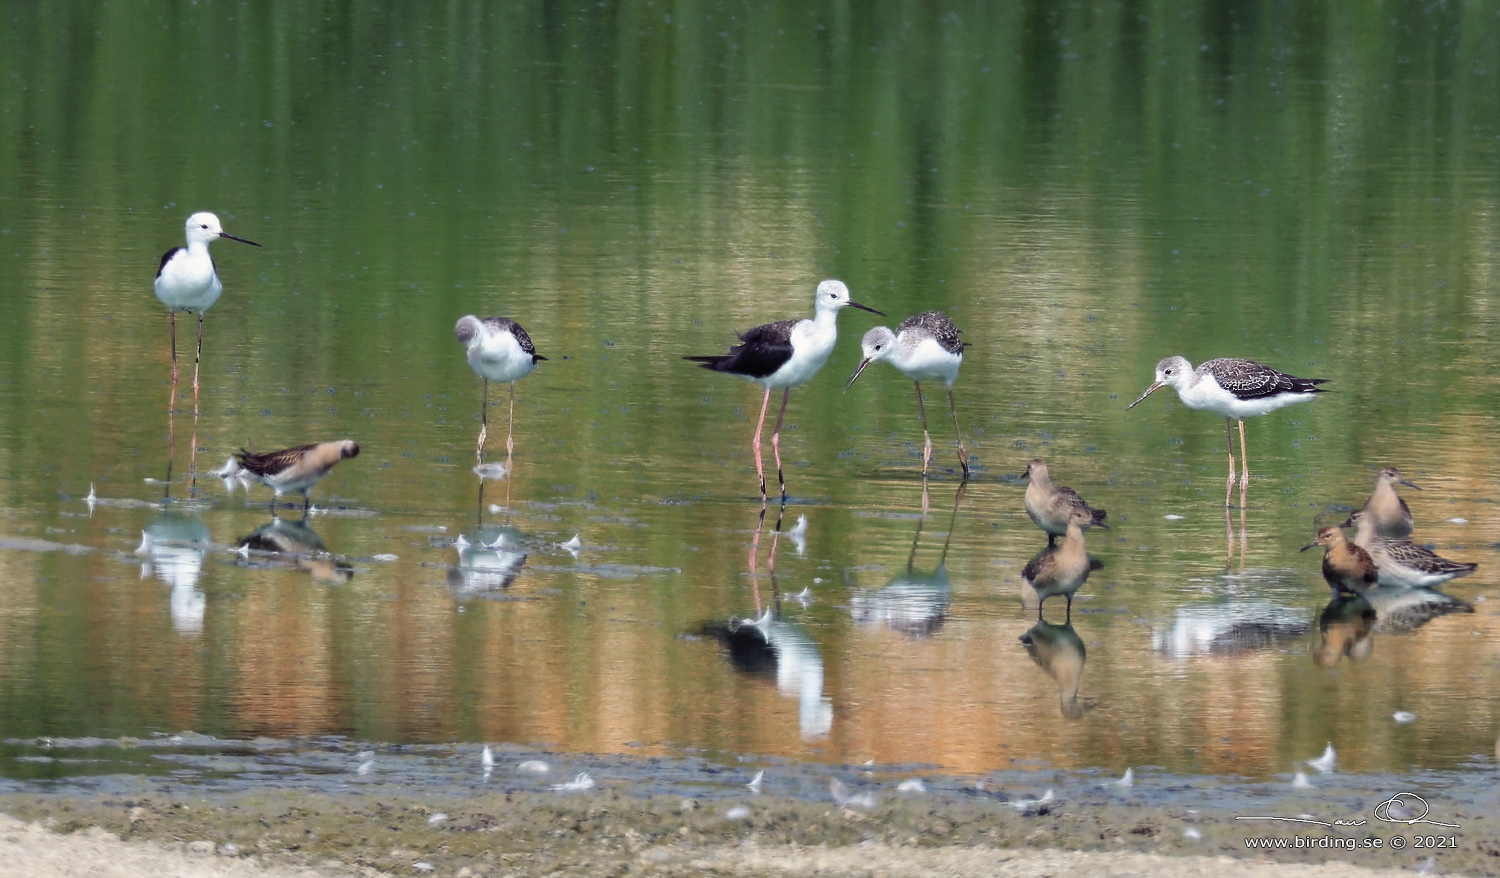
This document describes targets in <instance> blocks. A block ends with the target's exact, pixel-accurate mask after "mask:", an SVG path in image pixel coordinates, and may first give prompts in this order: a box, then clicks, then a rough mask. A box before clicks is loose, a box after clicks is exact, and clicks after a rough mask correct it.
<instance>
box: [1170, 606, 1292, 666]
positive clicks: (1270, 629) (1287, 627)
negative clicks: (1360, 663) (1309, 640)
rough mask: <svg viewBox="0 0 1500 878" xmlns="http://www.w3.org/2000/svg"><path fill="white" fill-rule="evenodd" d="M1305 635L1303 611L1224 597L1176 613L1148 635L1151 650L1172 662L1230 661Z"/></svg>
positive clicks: (1179, 609) (1181, 609)
mask: <svg viewBox="0 0 1500 878" xmlns="http://www.w3.org/2000/svg"><path fill="white" fill-rule="evenodd" d="M1311 630H1312V619H1311V615H1310V614H1309V613H1308V611H1307V610H1306V609H1305V608H1303V607H1293V606H1286V605H1283V604H1278V603H1275V602H1273V601H1269V600H1265V599H1264V598H1230V599H1228V600H1225V601H1222V602H1219V603H1213V604H1205V605H1198V606H1187V607H1180V608H1178V610H1177V611H1176V615H1175V618H1174V619H1173V623H1172V627H1171V628H1170V629H1168V630H1165V631H1155V632H1153V633H1152V635H1151V646H1152V648H1153V649H1154V650H1155V651H1157V652H1159V653H1164V654H1165V655H1166V656H1167V657H1168V658H1173V659H1184V658H1191V657H1194V656H1200V655H1217V656H1236V655H1243V654H1246V653H1250V652H1255V651H1257V650H1262V649H1270V648H1272V647H1275V646H1278V645H1279V644H1282V643H1285V642H1286V641H1289V640H1297V639H1299V638H1302V637H1305V636H1307V634H1308V632H1310V631H1311Z"/></svg>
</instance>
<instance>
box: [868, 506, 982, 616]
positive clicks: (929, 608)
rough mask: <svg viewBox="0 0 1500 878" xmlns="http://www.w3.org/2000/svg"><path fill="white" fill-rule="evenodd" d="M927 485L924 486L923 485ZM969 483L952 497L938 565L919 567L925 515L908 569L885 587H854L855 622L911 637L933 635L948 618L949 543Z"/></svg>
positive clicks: (921, 519) (914, 539)
mask: <svg viewBox="0 0 1500 878" xmlns="http://www.w3.org/2000/svg"><path fill="white" fill-rule="evenodd" d="M924 487H925V486H924ZM965 488H966V483H960V484H959V486H958V492H957V493H956V494H955V495H954V496H953V512H952V513H951V514H950V515H949V516H948V534H947V536H946V537H945V538H944V539H943V550H942V553H941V554H940V555H939V556H938V561H937V566H936V568H934V569H933V570H932V572H930V573H919V572H917V570H916V560H917V547H918V546H919V545H920V544H921V541H922V525H923V524H924V523H925V522H926V516H923V517H922V518H918V519H917V533H916V536H915V537H913V538H912V541H911V552H910V553H908V554H907V556H906V571H905V572H903V573H902V574H901V575H899V576H897V577H896V578H895V579H892V580H891V581H890V582H888V583H886V584H885V586H884V587H883V588H855V589H853V590H852V591H851V593H850V595H849V615H850V616H851V617H853V619H854V622H855V624H858V625H865V626H869V627H873V628H879V627H885V628H889V629H891V630H892V631H899V632H901V633H902V634H906V635H908V636H910V637H930V636H932V635H933V634H935V633H937V631H938V629H939V628H942V627H943V623H944V622H945V621H947V619H948V608H949V605H950V604H952V602H953V589H952V587H951V586H950V585H949V583H948V567H947V563H948V546H949V544H950V543H951V542H952V541H953V525H954V523H955V522H956V521H957V519H958V508H959V506H961V505H963V502H964V490H965Z"/></svg>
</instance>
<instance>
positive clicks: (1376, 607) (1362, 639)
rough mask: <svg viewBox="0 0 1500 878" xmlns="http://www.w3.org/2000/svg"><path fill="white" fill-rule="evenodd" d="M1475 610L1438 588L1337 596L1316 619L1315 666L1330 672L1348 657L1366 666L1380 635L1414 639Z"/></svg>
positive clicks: (1391, 588)
mask: <svg viewBox="0 0 1500 878" xmlns="http://www.w3.org/2000/svg"><path fill="white" fill-rule="evenodd" d="M1472 612H1474V607H1473V606H1471V605H1470V604H1468V603H1466V602H1464V601H1461V600H1459V599H1458V598H1456V597H1453V596H1452V595H1447V594H1444V593H1442V592H1440V591H1438V590H1437V589H1435V588H1407V587H1404V586H1391V585H1377V586H1375V587H1373V588H1369V589H1366V590H1365V591H1364V592H1362V593H1359V594H1352V593H1349V592H1337V593H1335V594H1334V596H1333V600H1331V601H1329V602H1328V606H1326V607H1324V608H1323V612H1322V614H1321V615H1320V616H1319V618H1318V633H1319V638H1318V645H1317V646H1315V647H1313V661H1315V662H1317V663H1318V664H1320V665H1322V666H1323V667H1326V668H1331V667H1333V666H1334V665H1336V664H1338V663H1339V661H1340V660H1342V659H1343V658H1344V657H1345V656H1347V657H1348V658H1349V660H1350V661H1356V662H1357V661H1363V660H1364V659H1367V658H1369V657H1370V654H1371V652H1373V651H1374V648H1375V635H1376V634H1411V633H1412V632H1414V631H1416V630H1417V629H1418V628H1421V627H1422V626H1423V625H1426V624H1427V623H1428V622H1431V621H1432V620H1433V619H1436V618H1437V617H1438V616H1446V615H1448V614H1450V613H1472Z"/></svg>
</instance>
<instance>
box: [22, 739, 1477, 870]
mask: <svg viewBox="0 0 1500 878" xmlns="http://www.w3.org/2000/svg"><path fill="white" fill-rule="evenodd" d="M48 744H50V749H48V750H47V751H46V752H47V754H48V755H42V754H41V753H39V752H36V746H35V744H34V743H24V744H23V743H22V742H14V741H12V742H7V749H8V750H9V751H10V754H11V756H12V757H13V758H14V759H18V760H22V761H20V762H19V764H22V765H27V766H31V767H36V768H46V767H47V766H49V765H51V766H54V767H57V768H59V770H60V771H61V774H60V776H57V777H55V778H54V779H50V780H49V779H44V778H32V779H27V780H16V779H12V780H6V781H0V812H4V813H7V814H10V815H13V816H15V817H17V818H21V819H25V820H35V821H41V822H43V823H44V824H45V825H47V826H49V827H51V828H54V829H56V830H58V831H61V832H74V831H77V830H81V829H86V828H90V827H100V828H103V829H105V830H107V831H108V832H111V833H115V834H118V835H119V836H121V837H122V838H126V839H150V840H154V841H157V842H167V843H174V844H181V845H183V846H185V847H186V848H189V849H192V850H195V851H199V852H202V853H211V854H213V855H215V856H220V857H236V858H240V857H249V856H253V857H257V858H261V859H263V860H268V861H272V862H274V861H277V860H285V861H288V862H292V863H302V864H324V866H326V865H327V864H329V863H336V864H343V867H348V868H349V869H352V870H354V871H356V872H357V871H358V870H360V869H366V868H368V869H374V870H378V871H381V872H388V873H391V874H397V875H401V874H434V875H453V876H485V875H507V874H515V875H533V874H535V875H541V874H556V875H601V874H628V873H633V872H638V871H642V870H646V871H650V872H652V873H656V874H684V875H686V874H696V873H701V872H703V871H705V870H710V871H717V872H720V873H723V874H748V873H746V872H744V871H743V868H748V864H749V863H750V862H752V860H754V861H755V862H760V860H756V859H755V858H754V857H750V855H749V852H752V851H754V852H759V853H758V854H757V856H758V857H761V859H764V858H765V857H767V856H770V855H769V854H768V853H767V852H768V851H772V850H783V849H786V850H805V849H817V850H820V851H824V852H825V853H826V852H827V851H828V850H838V849H846V848H847V849H852V850H866V851H870V852H872V853H873V852H875V851H887V852H889V851H918V850H930V849H938V850H967V849H971V848H975V847H979V848H983V849H994V850H996V851H1004V850H1019V849H1038V850H1041V849H1062V850H1069V851H1092V852H1126V851H1135V852H1144V853H1153V854H1165V855H1169V856H1180V855H1196V856H1211V857H1219V856H1228V857H1233V858H1237V859H1243V860H1258V861H1261V862H1280V863H1289V862H1302V863H1324V862H1330V861H1339V862H1347V863H1354V864H1358V865H1361V866H1365V867H1370V868H1379V869H1385V868H1400V869H1413V868H1416V869H1421V870H1423V871H1433V870H1436V871H1437V872H1438V873H1441V874H1454V873H1458V874H1469V875H1495V874H1500V822H1497V819H1496V815H1497V814H1500V808H1497V807H1496V800H1495V792H1494V790H1493V787H1492V784H1491V783H1484V784H1480V783H1479V781H1481V780H1483V779H1482V778H1479V777H1478V776H1477V774H1482V772H1480V773H1472V774H1471V773H1465V775H1458V774H1456V773H1455V774H1454V775H1451V776H1438V775H1427V776H1423V777H1420V778H1405V779H1402V780H1397V779H1395V778H1377V777H1361V776H1343V775H1337V774H1333V775H1320V776H1318V777H1317V778H1316V781H1317V784H1318V785H1317V786H1316V787H1313V788H1300V789H1296V788H1293V787H1292V786H1291V784H1290V783H1280V782H1278V783H1255V782H1250V781H1244V780H1239V779H1233V778H1202V777H1182V776H1170V775H1166V774H1164V773H1157V772H1155V771H1152V770H1150V769H1143V770H1141V771H1139V772H1133V777H1132V782H1131V784H1130V785H1128V786H1127V785H1124V784H1122V783H1121V782H1120V780H1119V779H1117V778H1104V777H1099V776H1097V775H1093V774H1089V773H1084V772H1053V771H1046V770H1032V771H1019V770H1018V771H1015V772H1011V773H1005V774H994V775H991V776H987V777H984V778H955V777H948V776H943V775H940V774H937V773H934V772H930V771H926V770H923V769H922V768H921V767H917V766H873V765H863V766H830V765H818V764H806V763H786V762H779V761H774V760H765V761H756V760H747V759H741V758H739V757H727V758H708V757H707V756H703V755H692V754H690V755H673V756H642V757H628V756H624V757H622V756H580V755H578V754H562V753H550V752H547V751H545V750H538V749H531V748H519V747H504V748H495V749H494V750H492V751H491V759H490V760H489V762H490V764H489V765H488V766H486V765H485V760H484V757H483V752H484V751H483V749H482V748H481V747H480V746H479V745H453V746H430V747H420V748H410V747H381V746H372V745H358V744H353V743H349V742H344V741H335V740H322V741H258V742H248V743H245V742H222V741H214V740H213V739H192V738H184V737H181V736H177V738H176V740H175V741H168V740H164V741H154V742H81V741H72V742H57V741H52V742H48ZM22 751H29V752H22ZM114 751H121V752H130V753H132V754H134V757H135V758H136V760H137V761H136V762H135V764H136V765H152V764H156V763H160V764H161V765H163V766H166V767H167V770H165V771H161V772H154V771H153V772H147V771H141V772H137V773H119V772H118V771H106V772H104V773H98V774H92V775H90V774H87V773H82V772H80V771H77V770H75V769H78V768H80V767H83V766H86V765H87V764H88V763H89V758H90V757H88V756H85V755H84V754H87V753H93V754H94V755H96V756H97V755H100V754H102V753H111V752H114ZM46 760H53V761H52V762H48V761H46ZM105 761H110V760H105ZM15 764H17V763H16V762H12V765H15ZM63 766H72V768H71V769H68V770H62V767H63ZM115 767H116V768H118V763H115ZM486 767H487V768H488V770H486ZM757 775H759V778H760V782H759V784H758V785H757V786H758V787H759V789H760V792H755V791H754V790H752V789H751V788H749V787H748V786H747V784H749V783H751V782H753V781H754V780H755V779H756V777H757ZM1464 776H1471V777H1473V780H1474V784H1473V785H1472V786H1471V785H1469V784H1468V783H1466V782H1464V781H1463V779H1462V778H1463V777H1464ZM1488 780H1489V781H1492V780H1493V778H1489V779H1488ZM1398 784H1404V785H1405V786H1407V787H1410V786H1414V785H1415V786H1418V787H1420V788H1421V790H1422V795H1423V797H1424V798H1425V799H1426V800H1427V801H1429V802H1430V808H1431V811H1430V813H1429V814H1428V818H1427V819H1430V820H1432V821H1441V822H1443V823H1449V824H1456V825H1457V828H1445V827H1442V826H1439V825H1436V823H1431V824H1408V823H1404V822H1391V821H1390V820H1389V819H1387V820H1381V819H1377V818H1375V817H1374V816H1372V815H1373V812H1374V811H1375V810H1376V808H1377V806H1379V804H1380V803H1381V802H1382V801H1385V800H1387V799H1389V798H1390V795H1392V794H1394V793H1395V792H1400V791H1401V790H1399V789H1396V788H1395V785H1398ZM1398 804H1400V803H1398ZM1389 810H1390V809H1389V807H1388V808H1387V811H1389ZM1413 814H1414V812H1411V811H1410V810H1409V809H1408V810H1398V811H1396V812H1394V813H1393V814H1388V815H1387V816H1388V817H1391V816H1394V817H1395V818H1398V819H1399V820H1408V819H1411V817H1412V816H1413ZM1247 816H1258V817H1282V818H1296V819H1302V820H1319V821H1322V822H1327V823H1335V822H1338V821H1342V822H1344V823H1345V824H1347V825H1335V826H1332V827H1321V826H1317V825H1315V824H1312V823H1286V822H1283V821H1275V822H1274V823H1273V822H1272V821H1265V820H1262V821H1258V822H1252V821H1247V820H1244V819H1240V818H1244V817H1247ZM1418 836H1429V837H1433V838H1441V839H1448V840H1451V846H1446V845H1448V844H1449V842H1448V841H1446V840H1445V841H1443V842H1441V843H1442V844H1444V845H1445V846H1444V847H1438V848H1430V847H1418V846H1417V845H1418V844H1420V842H1418V841H1415V839H1416V838H1417V837H1418ZM1249 837H1271V838H1283V839H1288V840H1289V841H1291V840H1294V839H1295V838H1298V837H1300V838H1302V839H1303V844H1302V846H1301V847H1300V848H1299V847H1287V848H1284V849H1279V850H1278V849H1255V850H1251V849H1249V848H1248V847H1247V844H1246V839H1247V838H1249ZM1397 837H1400V838H1402V839H1403V841H1402V842H1396V841H1395V839H1396V838H1397ZM1318 839H1322V840H1323V841H1321V842H1318V841H1317V840H1318ZM1375 839H1378V840H1379V842H1380V843H1379V845H1378V846H1376V844H1375V842H1374V840H1375ZM1309 840H1311V841H1309ZM1398 844H1402V845H1404V846H1403V847H1397V845H1398ZM735 851H741V852H745V854H746V857H745V858H743V859H742V858H739V857H737V855H735V853H734V852H735ZM773 859H774V858H773ZM835 859H836V858H835ZM815 861H816V858H811V859H808V860H807V862H806V863H804V865H805V866H806V867H807V868H806V871H808V872H811V871H815V870H816V868H817V867H816V862H815ZM830 862H831V861H830ZM839 862H844V865H843V866H838V867H837V868H834V867H830V868H834V871H835V872H836V873H839V874H862V872H861V871H860V868H856V867H857V866H859V861H858V860H857V859H856V860H854V861H848V862H846V861H839ZM877 865H878V864H877V863H874V862H871V863H870V864H869V866H870V868H872V869H873V868H875V867H876V866H877ZM341 868H342V867H341ZM320 869H322V871H324V872H327V869H326V868H324V867H323V866H320ZM761 869H764V870H766V871H767V872H768V873H769V872H783V871H785V870H784V869H783V868H782V867H781V866H774V865H772V863H771V860H766V861H765V862H763V863H761V865H760V866H756V867H755V868H754V870H753V871H755V872H756V873H759V871H760V870H761ZM794 871H795V870H794ZM960 872H961V870H960ZM961 873H962V872H961ZM964 874H967V873H964Z"/></svg>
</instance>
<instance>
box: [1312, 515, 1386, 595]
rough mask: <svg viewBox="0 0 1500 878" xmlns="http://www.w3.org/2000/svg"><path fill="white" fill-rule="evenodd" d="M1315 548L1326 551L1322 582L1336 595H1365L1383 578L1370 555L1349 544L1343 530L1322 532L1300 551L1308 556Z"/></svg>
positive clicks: (1329, 529) (1326, 528)
mask: <svg viewBox="0 0 1500 878" xmlns="http://www.w3.org/2000/svg"><path fill="white" fill-rule="evenodd" d="M1313 546H1322V547H1323V579H1324V580H1326V581H1327V582H1328V587H1329V588H1331V589H1333V593H1334V594H1335V595H1340V594H1364V593H1365V592H1366V591H1367V590H1369V589H1371V588H1373V587H1374V586H1375V583H1376V582H1377V581H1378V580H1379V578H1380V575H1379V574H1378V573H1377V572H1376V570H1375V561H1374V560H1373V559H1372V558H1371V557H1370V553H1369V552H1366V551H1365V550H1364V549H1362V548H1360V547H1359V546H1356V545H1355V544H1353V543H1351V542H1349V540H1348V539H1346V538H1345V537H1344V531H1343V530H1342V529H1340V528H1336V527H1325V528H1323V529H1321V530H1319V531H1318V538H1317V539H1316V540H1314V541H1312V542H1310V543H1308V544H1307V545H1305V546H1303V547H1302V549H1301V551H1303V552H1306V551H1307V550H1308V549H1311V548H1312V547H1313Z"/></svg>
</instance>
